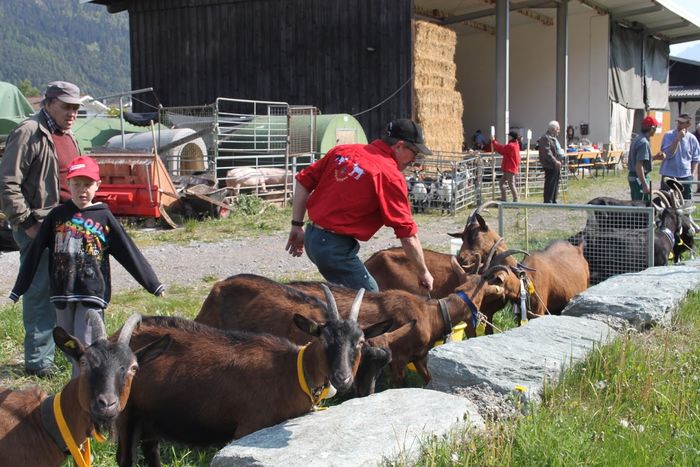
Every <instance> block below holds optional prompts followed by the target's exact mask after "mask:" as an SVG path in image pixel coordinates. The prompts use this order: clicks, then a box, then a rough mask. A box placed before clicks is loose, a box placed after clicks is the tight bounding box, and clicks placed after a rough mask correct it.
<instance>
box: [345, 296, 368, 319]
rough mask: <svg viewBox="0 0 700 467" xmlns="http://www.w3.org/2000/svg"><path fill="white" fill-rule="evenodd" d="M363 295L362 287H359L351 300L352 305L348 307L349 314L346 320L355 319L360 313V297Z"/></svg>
mask: <svg viewBox="0 0 700 467" xmlns="http://www.w3.org/2000/svg"><path fill="white" fill-rule="evenodd" d="M364 296H365V289H364V288H361V289H360V290H358V291H357V295H355V300H353V302H352V306H351V307H350V316H348V321H357V317H358V316H359V315H360V305H361V304H362V298H363V297H364Z"/></svg>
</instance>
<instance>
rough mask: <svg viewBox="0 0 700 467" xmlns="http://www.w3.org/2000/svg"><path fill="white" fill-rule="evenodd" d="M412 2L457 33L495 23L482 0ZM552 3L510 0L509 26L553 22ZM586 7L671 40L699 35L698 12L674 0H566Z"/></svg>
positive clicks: (573, 8)
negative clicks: (476, 23) (476, 26)
mask: <svg viewBox="0 0 700 467" xmlns="http://www.w3.org/2000/svg"><path fill="white" fill-rule="evenodd" d="M415 4H416V10H417V11H418V13H419V16H420V17H421V18H424V19H428V20H430V21H434V22H436V23H438V24H443V25H450V27H451V28H452V29H455V30H457V32H458V33H459V34H468V33H469V32H470V29H472V30H474V26H473V24H474V23H475V22H478V23H479V24H481V25H483V26H485V27H487V28H495V26H496V14H495V13H496V8H495V6H493V5H488V4H485V3H484V0H415ZM556 6H557V2H555V1H553V0H520V1H515V0H513V1H511V2H510V11H511V13H515V12H518V13H520V14H511V15H510V23H511V26H518V25H520V24H525V23H528V22H530V23H531V22H533V21H535V22H540V23H541V24H543V25H547V26H551V25H554V24H555V23H556ZM590 11H595V12H597V13H598V14H601V15H609V16H610V17H611V18H612V19H613V20H614V21H617V22H619V23H622V24H626V25H629V26H633V27H640V28H643V29H644V30H645V31H646V32H647V33H648V34H649V35H653V36H656V37H658V38H660V39H662V40H665V41H668V42H669V43H671V44H675V43H680V42H688V41H692V40H696V39H700V14H698V13H697V12H696V11H690V10H689V9H688V8H686V7H684V6H681V5H679V4H678V3H677V2H676V0H578V1H571V2H569V4H568V14H569V16H572V15H577V14H581V13H584V12H590ZM477 29H478V28H477ZM474 32H476V30H474Z"/></svg>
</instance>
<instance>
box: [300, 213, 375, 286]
mask: <svg viewBox="0 0 700 467" xmlns="http://www.w3.org/2000/svg"><path fill="white" fill-rule="evenodd" d="M304 248H305V249H306V254H307V256H308V257H309V259H310V260H311V261H312V262H313V263H314V264H315V265H316V267H317V268H318V271H319V272H320V273H321V275H322V276H323V277H324V278H325V279H326V280H327V281H328V282H333V283H335V284H340V285H344V286H345V287H349V288H351V289H355V290H359V289H360V288H364V289H365V290H366V291H368V292H377V291H378V290H379V287H378V286H377V281H375V280H374V277H372V275H371V274H370V273H369V271H368V270H367V268H366V267H365V265H364V263H363V262H362V261H360V258H359V257H358V256H357V253H358V252H359V251H360V244H359V242H358V241H357V240H355V239H354V238H352V237H349V236H347V235H339V234H335V233H333V232H329V231H327V230H323V229H320V228H318V227H315V226H314V225H312V224H306V231H305V232H304Z"/></svg>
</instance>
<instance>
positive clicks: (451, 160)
mask: <svg viewBox="0 0 700 467" xmlns="http://www.w3.org/2000/svg"><path fill="white" fill-rule="evenodd" d="M502 159H503V156H501V155H500V154H498V153H475V152H469V153H464V154H462V153H459V154H458V153H449V152H440V151H435V152H434V154H433V155H432V156H430V157H426V158H425V159H423V160H421V161H420V162H419V163H416V164H414V165H413V167H410V168H408V169H406V182H407V185H408V197H409V200H410V202H411V207H412V209H413V211H414V212H425V211H437V210H439V211H440V212H445V213H449V214H453V215H454V214H455V213H456V212H457V211H460V210H462V209H464V208H466V207H469V206H476V205H479V204H482V203H484V202H486V201H490V200H500V198H501V192H500V188H499V180H500V179H501V176H502V171H501V161H502ZM567 167H568V164H566V163H564V164H562V172H561V177H560V182H559V183H560V186H559V191H560V193H561V194H563V196H566V195H565V193H566V192H567V191H568V177H569V174H568V169H567ZM515 181H516V185H517V189H518V197H519V198H521V199H522V198H527V197H530V196H538V195H542V193H543V192H544V171H543V170H542V166H541V164H540V162H539V155H538V152H537V151H527V150H523V151H522V152H521V162H520V172H519V174H518V175H517V176H516V177H515ZM507 195H508V199H512V198H511V193H510V191H509V190H508V193H507Z"/></svg>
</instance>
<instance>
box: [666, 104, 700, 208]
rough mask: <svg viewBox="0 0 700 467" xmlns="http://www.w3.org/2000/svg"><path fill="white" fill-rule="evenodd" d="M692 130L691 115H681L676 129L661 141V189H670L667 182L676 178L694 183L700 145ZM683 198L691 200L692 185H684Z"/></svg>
mask: <svg viewBox="0 0 700 467" xmlns="http://www.w3.org/2000/svg"><path fill="white" fill-rule="evenodd" d="M688 128H690V115H688V114H680V115H679V116H678V118H676V128H674V129H673V130H670V131H667V132H666V134H665V135H664V138H663V140H662V141H661V152H662V153H663V162H662V163H661V168H660V169H659V173H661V187H662V188H664V189H669V188H668V186H667V185H666V180H667V179H669V178H675V179H676V180H679V181H692V180H693V174H694V173H695V169H696V167H697V165H698V162H700V145H699V144H698V140H697V139H696V138H695V135H693V133H691V132H689V131H688ZM683 198H685V199H691V198H692V191H691V186H690V184H683Z"/></svg>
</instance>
